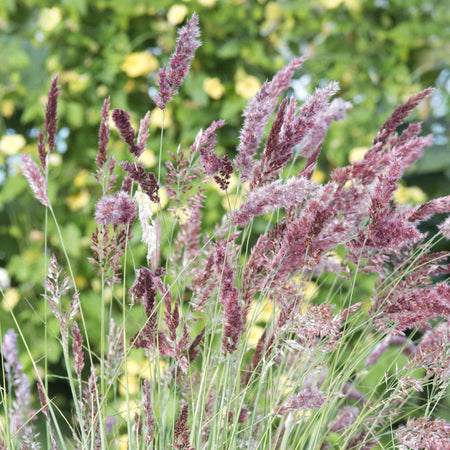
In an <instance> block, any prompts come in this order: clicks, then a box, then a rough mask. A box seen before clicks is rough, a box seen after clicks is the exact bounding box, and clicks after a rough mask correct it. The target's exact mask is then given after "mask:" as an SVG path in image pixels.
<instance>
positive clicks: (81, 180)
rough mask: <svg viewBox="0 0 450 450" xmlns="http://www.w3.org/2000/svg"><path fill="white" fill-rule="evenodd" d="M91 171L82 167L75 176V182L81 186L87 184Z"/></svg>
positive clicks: (77, 185)
mask: <svg viewBox="0 0 450 450" xmlns="http://www.w3.org/2000/svg"><path fill="white" fill-rule="evenodd" d="M88 176H89V172H88V171H87V170H86V169H82V170H81V171H80V172H79V173H78V175H77V176H76V177H75V180H74V183H75V186H76V187H81V186H84V185H85V184H86V181H87V178H88Z"/></svg>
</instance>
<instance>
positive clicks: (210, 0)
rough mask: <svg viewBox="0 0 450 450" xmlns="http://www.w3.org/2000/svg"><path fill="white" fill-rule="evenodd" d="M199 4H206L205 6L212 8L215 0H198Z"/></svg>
mask: <svg viewBox="0 0 450 450" xmlns="http://www.w3.org/2000/svg"><path fill="white" fill-rule="evenodd" d="M198 2H199V3H200V5H202V6H206V7H207V8H212V7H213V6H215V5H216V0H198Z"/></svg>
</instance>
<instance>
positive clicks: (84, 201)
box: [66, 189, 91, 211]
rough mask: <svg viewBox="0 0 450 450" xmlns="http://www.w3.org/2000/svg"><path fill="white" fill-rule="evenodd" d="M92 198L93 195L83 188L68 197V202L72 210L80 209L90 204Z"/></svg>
mask: <svg viewBox="0 0 450 450" xmlns="http://www.w3.org/2000/svg"><path fill="white" fill-rule="evenodd" d="M90 199H91V196H90V195H89V192H88V191H86V190H85V189H83V190H81V191H79V192H77V193H76V194H73V195H70V196H69V197H67V199H66V204H67V205H68V206H69V208H70V209H71V210H72V211H78V210H79V209H81V208H84V207H85V206H87V205H89V200H90Z"/></svg>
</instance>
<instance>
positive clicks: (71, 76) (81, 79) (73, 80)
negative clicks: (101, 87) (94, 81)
mask: <svg viewBox="0 0 450 450" xmlns="http://www.w3.org/2000/svg"><path fill="white" fill-rule="evenodd" d="M59 80H60V81H61V82H62V83H67V85H68V87H69V91H70V92H71V93H73V94H76V93H78V92H83V91H84V90H85V89H86V88H87V86H88V84H89V75H88V74H87V73H82V74H80V73H78V72H76V71H75V70H69V71H67V72H63V73H61V74H60V76H59Z"/></svg>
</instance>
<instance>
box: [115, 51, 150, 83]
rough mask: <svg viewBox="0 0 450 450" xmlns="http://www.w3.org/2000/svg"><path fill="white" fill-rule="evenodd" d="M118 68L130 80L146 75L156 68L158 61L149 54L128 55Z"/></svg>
mask: <svg viewBox="0 0 450 450" xmlns="http://www.w3.org/2000/svg"><path fill="white" fill-rule="evenodd" d="M120 68H121V69H122V70H123V71H124V72H125V73H126V74H127V75H128V76H129V77H131V78H137V77H141V76H145V75H148V74H149V73H150V72H153V71H154V70H156V69H157V68H158V60H157V59H156V58H155V57H154V56H153V55H152V54H151V53H149V52H136V53H130V54H129V55H126V56H125V60H124V62H123V64H122V65H121V66H120Z"/></svg>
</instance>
